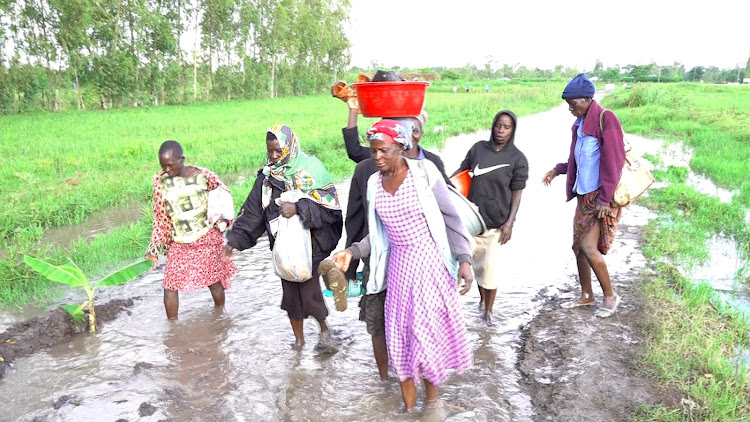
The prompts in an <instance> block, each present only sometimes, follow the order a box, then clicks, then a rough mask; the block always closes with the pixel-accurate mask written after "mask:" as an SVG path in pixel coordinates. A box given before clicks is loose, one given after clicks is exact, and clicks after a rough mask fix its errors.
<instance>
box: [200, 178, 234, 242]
mask: <svg viewBox="0 0 750 422" xmlns="http://www.w3.org/2000/svg"><path fill="white" fill-rule="evenodd" d="M206 217H207V218H208V225H209V226H213V225H214V223H216V222H217V221H218V220H219V219H222V218H223V219H225V220H227V221H232V220H234V199H232V194H230V193H229V192H228V191H227V190H225V189H221V188H217V189H214V190H212V191H209V192H208V210H207V211H206ZM226 229H227V225H226V223H224V222H222V223H219V230H220V231H222V232H223V231H224V230H226Z"/></svg>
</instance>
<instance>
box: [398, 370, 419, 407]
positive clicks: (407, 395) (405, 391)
mask: <svg viewBox="0 0 750 422" xmlns="http://www.w3.org/2000/svg"><path fill="white" fill-rule="evenodd" d="M400 384H401V397H402V398H403V399H404V410H406V411H407V412H411V411H412V410H414V406H416V405H417V387H416V386H415V385H414V378H409V379H407V380H406V381H401V383H400Z"/></svg>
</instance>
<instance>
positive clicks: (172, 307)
mask: <svg viewBox="0 0 750 422" xmlns="http://www.w3.org/2000/svg"><path fill="white" fill-rule="evenodd" d="M179 307H180V296H179V295H178V293H177V290H169V289H164V309H165V310H166V311H167V319H177V310H178V309H179Z"/></svg>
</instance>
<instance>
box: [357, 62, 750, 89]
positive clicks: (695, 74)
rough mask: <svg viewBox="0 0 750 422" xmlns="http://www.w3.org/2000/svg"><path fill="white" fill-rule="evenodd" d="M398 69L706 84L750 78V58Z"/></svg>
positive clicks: (448, 76) (465, 76)
mask: <svg viewBox="0 0 750 422" xmlns="http://www.w3.org/2000/svg"><path fill="white" fill-rule="evenodd" d="M371 66H372V68H377V67H381V65H380V64H378V63H372V64H371ZM393 70H396V71H398V72H407V73H410V72H414V73H419V74H438V75H440V79H442V80H480V79H483V80H486V79H490V80H491V79H504V78H508V79H555V78H564V79H570V78H572V77H573V76H575V75H577V74H579V73H581V72H585V73H586V74H587V75H588V76H589V77H597V78H598V79H599V80H601V81H605V82H701V81H702V82H706V83H735V82H739V83H741V82H742V80H743V78H746V77H750V58H748V61H747V64H745V65H742V66H741V65H739V64H738V65H737V66H736V67H734V68H730V69H721V68H719V67H717V66H695V67H692V68H690V69H686V68H685V65H683V64H682V63H680V62H675V63H673V64H671V65H666V66H662V65H658V64H656V63H653V62H652V63H649V64H645V65H635V64H629V65H626V66H622V67H620V66H619V65H614V66H610V67H606V68H605V67H604V65H603V64H602V62H601V61H599V60H597V61H596V62H595V64H594V66H593V67H591V68H586V69H577V68H574V67H565V66H562V65H557V66H555V67H554V68H552V69H541V68H538V67H537V68H533V69H532V68H528V67H526V66H523V65H521V64H516V65H509V64H502V65H496V64H495V63H494V61H492V60H489V61H488V62H487V63H486V64H485V65H484V66H476V65H466V66H464V67H460V68H448V67H434V68H419V69H410V68H400V67H398V66H395V67H393ZM363 71H367V70H366V69H362V68H359V67H356V68H352V69H350V70H349V72H348V74H349V75H356V73H357V72H363Z"/></svg>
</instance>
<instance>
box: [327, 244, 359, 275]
mask: <svg viewBox="0 0 750 422" xmlns="http://www.w3.org/2000/svg"><path fill="white" fill-rule="evenodd" d="M353 258H354V254H352V251H350V250H349V249H344V250H343V251H338V252H336V253H335V254H333V256H332V257H331V259H333V263H334V264H336V267H338V269H339V270H341V271H343V272H346V270H348V269H349V264H351V263H352V259H353Z"/></svg>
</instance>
